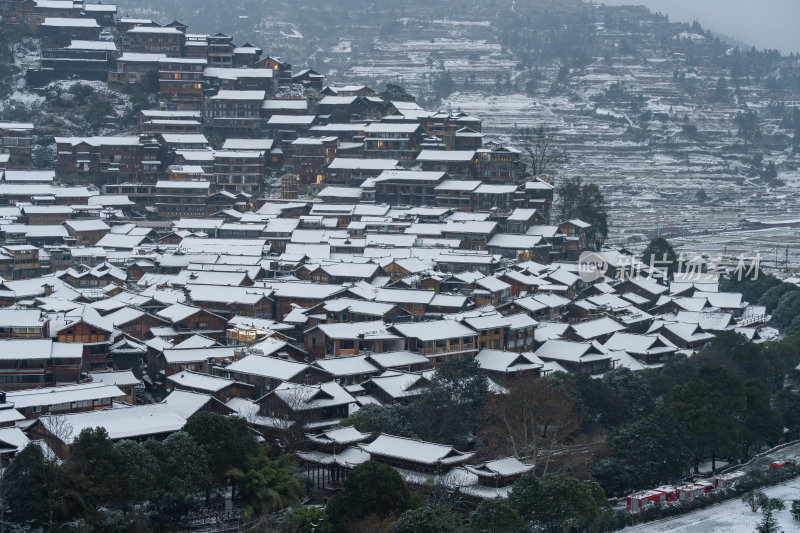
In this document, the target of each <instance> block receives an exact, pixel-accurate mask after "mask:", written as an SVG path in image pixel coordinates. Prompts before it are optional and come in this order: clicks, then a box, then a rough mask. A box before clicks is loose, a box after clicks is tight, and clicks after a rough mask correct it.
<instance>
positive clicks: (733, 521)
mask: <svg viewBox="0 0 800 533" xmlns="http://www.w3.org/2000/svg"><path fill="white" fill-rule="evenodd" d="M763 492H764V493H766V494H767V495H768V496H770V497H771V498H781V499H783V500H784V501H785V502H786V507H787V510H785V511H777V512H776V513H775V515H774V516H775V518H776V519H777V521H778V524H779V526H780V528H781V529H782V530H783V531H784V532H785V533H790V532H793V531H799V532H800V522H797V521H794V520H792V515H790V514H789V511H788V509H789V507H791V504H792V500H794V499H800V479H793V480H792V481H787V482H786V483H782V484H780V485H775V486H774V487H768V488H765V489H763ZM760 519H761V513H760V512H758V513H753V512H752V511H750V508H749V507H747V506H746V505H745V504H743V503H742V501H741V500H740V499H738V498H737V499H734V500H728V501H727V502H725V503H721V504H719V505H715V506H713V507H709V508H707V509H702V510H700V511H694V512H692V513H689V514H686V515H683V516H678V517H675V518H669V519H666V520H661V521H656V522H649V523H647V524H641V525H638V526H633V527H629V528H626V529H624V530H623V531H626V532H629V533H632V532H639V531H641V532H645V531H646V532H648V533H659V532H667V531H676V532H679V533H751V532H752V531H755V526H756V523H758V521H759V520H760Z"/></svg>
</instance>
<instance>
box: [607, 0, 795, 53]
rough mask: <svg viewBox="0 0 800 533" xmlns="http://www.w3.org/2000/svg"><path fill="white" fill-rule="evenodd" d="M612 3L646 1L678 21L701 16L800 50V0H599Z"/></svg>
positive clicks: (710, 23) (739, 33)
mask: <svg viewBox="0 0 800 533" xmlns="http://www.w3.org/2000/svg"><path fill="white" fill-rule="evenodd" d="M599 2H602V3H605V4H608V5H623V4H633V5H644V6H647V7H648V8H649V9H650V10H651V11H658V12H661V13H666V14H667V15H669V19H670V20H672V21H674V22H684V21H685V22H691V21H693V20H695V19H696V20H699V21H700V24H702V25H703V27H704V28H707V29H709V30H712V31H715V32H719V33H724V34H726V35H729V36H731V37H735V38H736V39H739V40H740V41H743V42H745V43H748V44H752V45H754V46H756V47H757V48H777V49H778V50H780V51H781V52H784V53H789V52H800V31H797V26H798V23H800V0H599Z"/></svg>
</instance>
